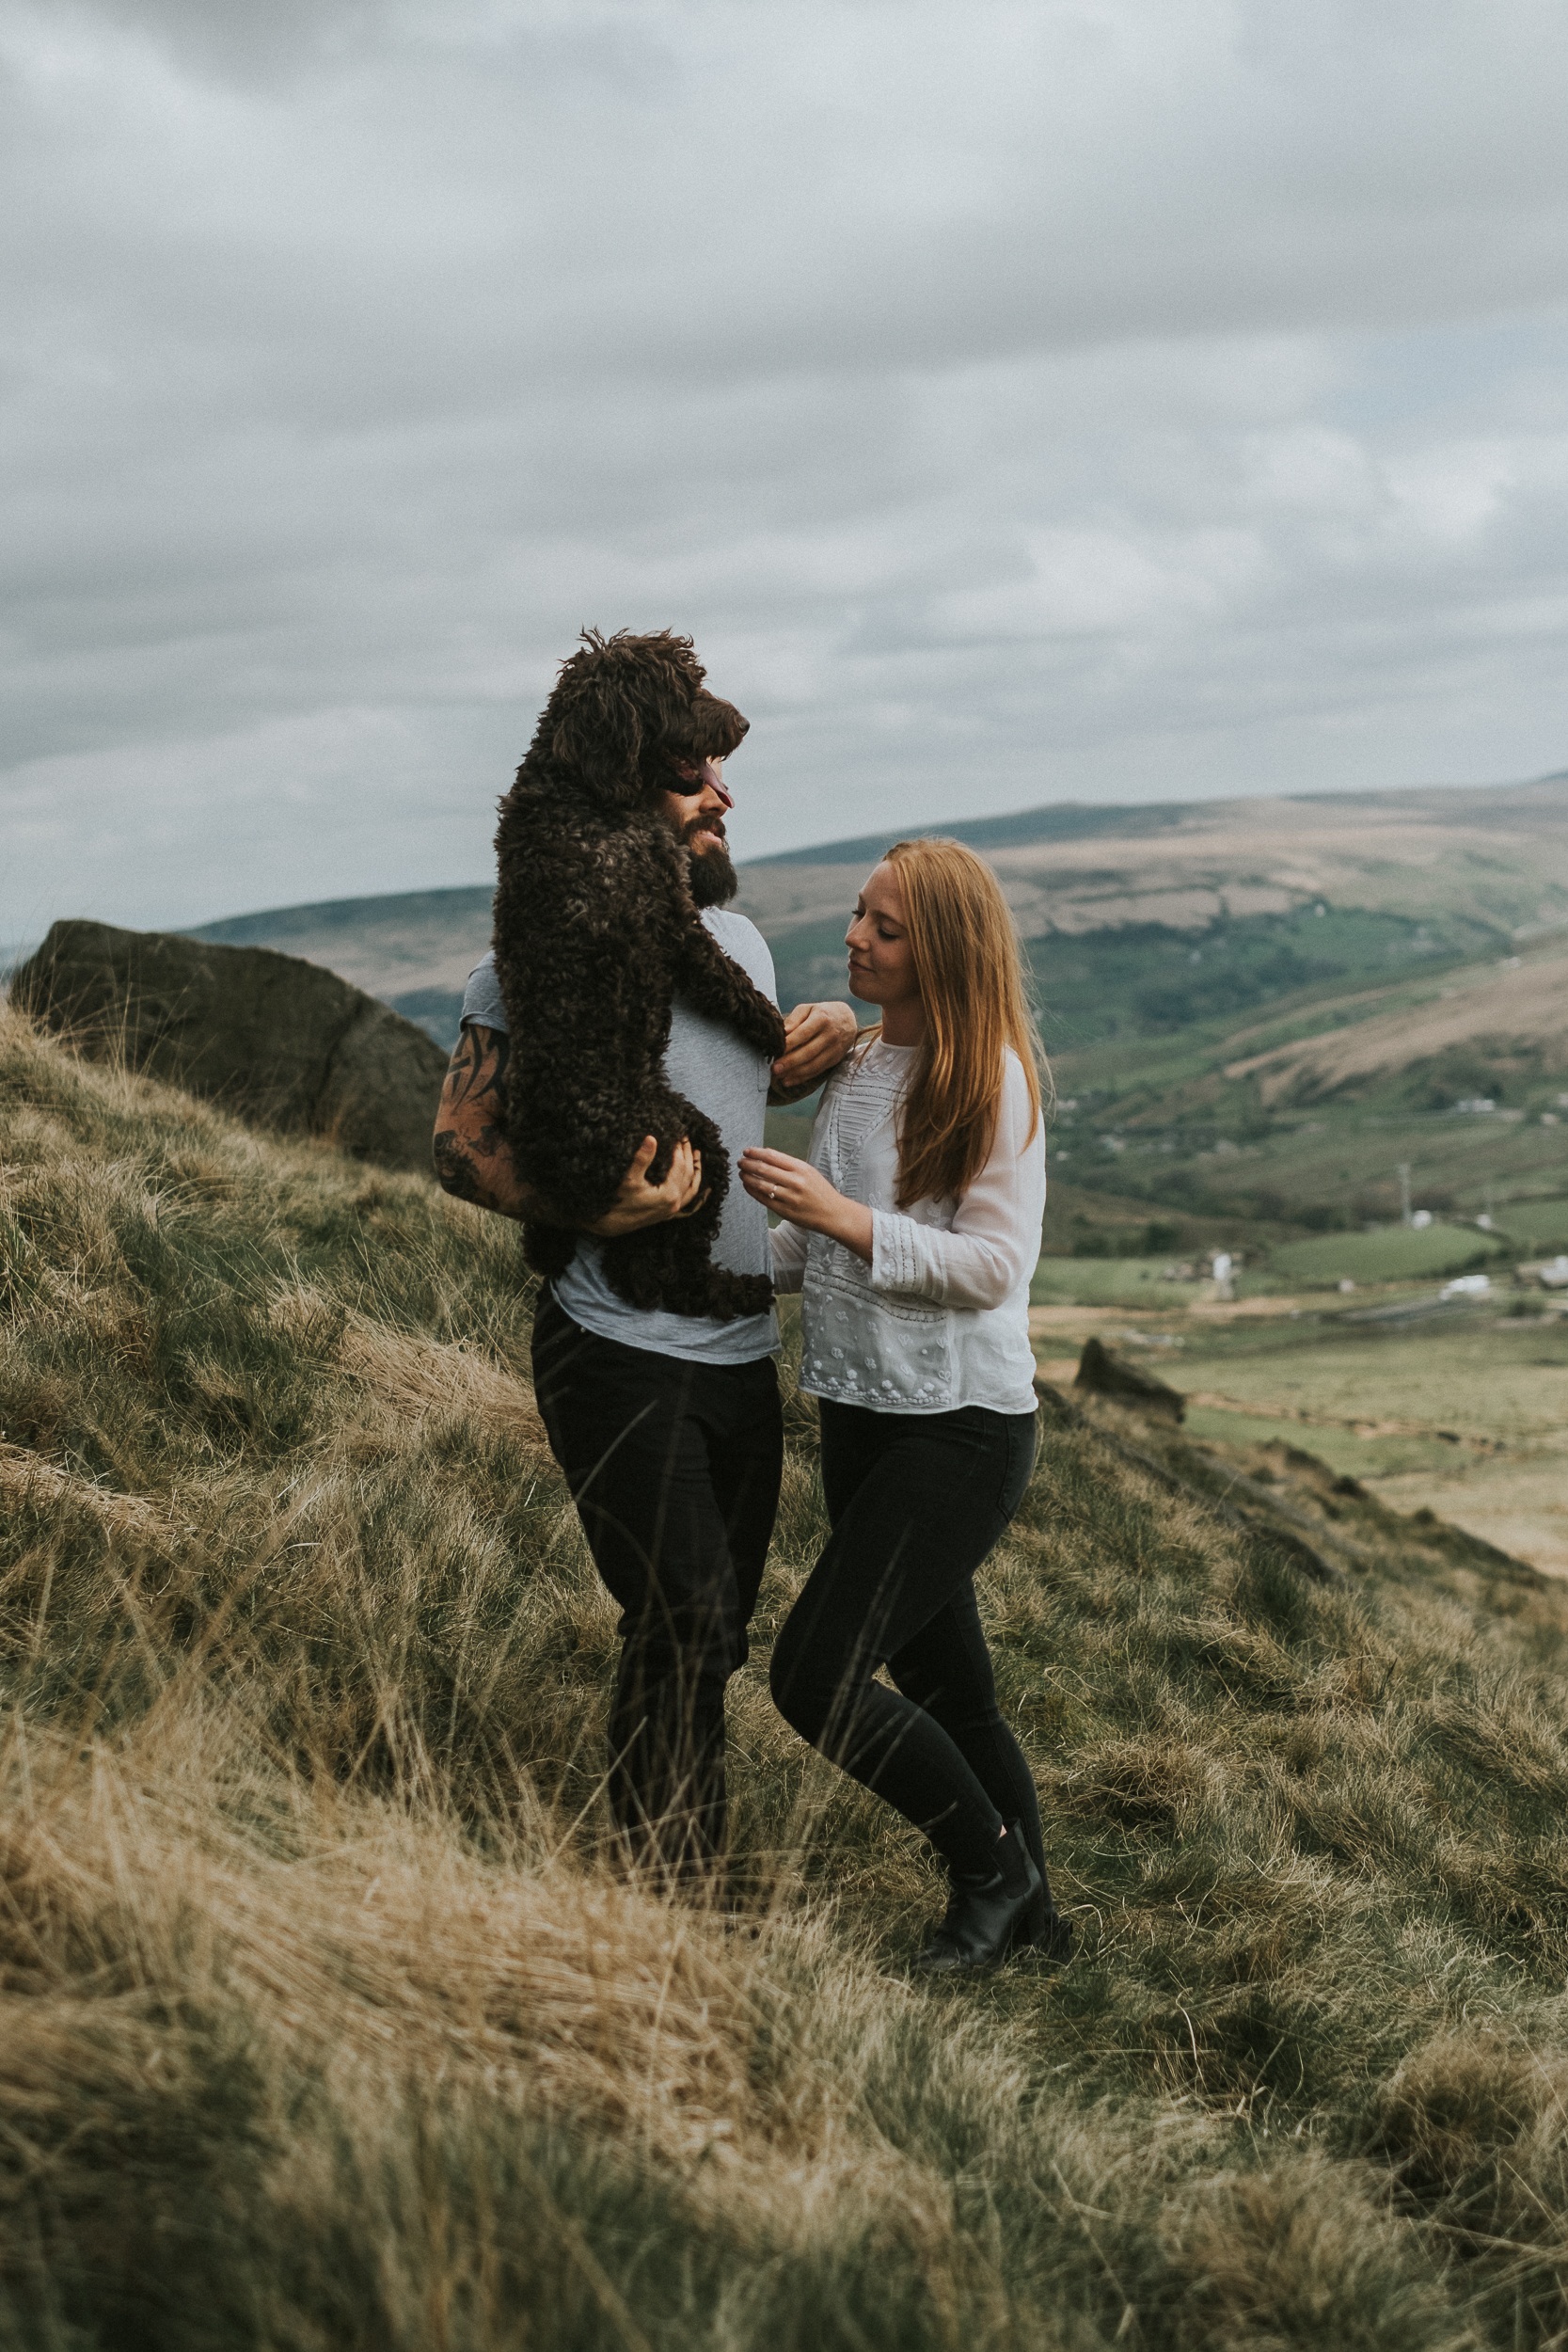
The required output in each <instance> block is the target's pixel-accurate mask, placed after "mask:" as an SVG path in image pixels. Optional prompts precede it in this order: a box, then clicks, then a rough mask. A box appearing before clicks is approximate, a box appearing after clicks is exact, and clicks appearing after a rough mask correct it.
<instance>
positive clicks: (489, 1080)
mask: <svg viewBox="0 0 1568 2352" xmlns="http://www.w3.org/2000/svg"><path fill="white" fill-rule="evenodd" d="M509 1051H510V1045H509V1041H508V1039H507V1035H506V1031H505V1030H504V1029H486V1028H483V1027H482V1026H481V1025H479V1024H478V1023H476V1024H475V1025H473V1026H472V1027H471V1028H467V1029H465V1030H464V1032H463V1034H462V1036H461V1037H460V1038H459V1039H458V1041H457V1046H456V1050H455V1052H454V1053H453V1055H452V1057H451V1061H450V1062H449V1063H448V1065H447V1081H446V1084H445V1086H444V1087H443V1088H442V1089H441V1104H440V1108H439V1109H438V1110H437V1111H436V1139H435V1147H434V1149H435V1160H436V1182H437V1183H438V1184H440V1186H441V1188H442V1190H443V1191H444V1192H450V1193H451V1196H452V1198H453V1199H454V1200H471V1201H472V1202H473V1204H474V1206H475V1208H477V1209H493V1210H494V1211H495V1213H496V1215H497V1216H515V1217H537V1218H538V1219H539V1221H540V1223H541V1224H545V1225H563V1224H565V1223H566V1219H565V1218H564V1217H558V1216H552V1215H551V1214H550V1212H549V1211H548V1210H547V1209H546V1206H545V1204H544V1202H543V1201H542V1200H540V1199H539V1198H538V1196H537V1194H535V1193H533V1192H531V1191H530V1189H529V1187H528V1186H527V1184H524V1183H523V1180H522V1178H521V1177H520V1176H519V1175H518V1173H517V1170H516V1168H515V1166H514V1165H513V1160H512V1150H511V1146H510V1145H509V1144H508V1143H507V1141H506V1138H505V1136H503V1135H502V1134H501V1132H500V1128H499V1124H498V1123H497V1122H498V1121H499V1118H500V1110H501V1104H502V1101H503V1099H504V1096H505V1090H506V1064H507V1057H508V1054H509ZM657 1150H658V1144H657V1139H656V1138H655V1137H654V1136H647V1137H646V1138H645V1139H644V1141H643V1143H642V1145H641V1149H640V1150H639V1152H637V1153H636V1155H635V1157H634V1158H633V1160H632V1164H631V1166H630V1167H629V1168H627V1170H626V1174H625V1175H624V1176H623V1177H622V1179H621V1189H620V1191H619V1192H618V1193H617V1194H616V1196H615V1200H614V1203H613V1205H612V1206H611V1207H610V1209H608V1210H607V1211H606V1212H605V1214H604V1216H601V1217H600V1219H599V1220H598V1223H597V1224H596V1225H585V1226H581V1227H578V1228H577V1229H576V1230H578V1231H579V1232H588V1233H598V1234H601V1235H603V1236H604V1237H605V1238H606V1239H607V1240H608V1239H612V1238H613V1236H614V1235H615V1234H617V1233H635V1232H637V1230H638V1228H639V1227H640V1226H642V1225H658V1224H661V1223H663V1221H664V1220H665V1219H666V1218H667V1217H672V1216H690V1215H691V1213H692V1211H693V1210H694V1209H697V1208H700V1207H701V1206H702V1203H703V1201H704V1200H705V1199H706V1198H707V1196H706V1194H705V1192H704V1190H703V1163H702V1156H701V1154H700V1153H699V1152H694V1151H693V1150H692V1148H691V1145H690V1143H689V1141H688V1139H687V1137H686V1136H682V1137H681V1139H680V1141H679V1143H677V1144H676V1146H675V1149H674V1152H673V1155H672V1157H671V1161H670V1172H669V1174H668V1175H667V1176H666V1177H665V1179H664V1182H663V1183H662V1184H649V1182H648V1169H649V1168H650V1167H651V1166H652V1164H653V1159H654V1155H655V1153H656V1152H657Z"/></svg>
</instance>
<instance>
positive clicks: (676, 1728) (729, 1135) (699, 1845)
mask: <svg viewBox="0 0 1568 2352" xmlns="http://www.w3.org/2000/svg"><path fill="white" fill-rule="evenodd" d="M668 772H669V778H670V782H669V787H668V788H667V789H665V790H664V791H663V792H662V794H661V801H662V806H663V810H664V814H665V815H666V817H667V818H668V820H669V822H670V824H671V825H672V826H673V828H674V830H675V832H676V833H677V834H678V835H679V837H680V838H681V840H682V841H683V842H684V843H685V845H686V847H687V850H688V853H689V857H690V861H691V890H692V896H693V898H695V900H696V902H697V905H698V907H699V908H700V909H701V910H702V911H703V921H704V922H705V925H706V926H707V928H708V930H710V931H711V932H712V933H713V934H714V936H715V937H716V938H717V940H718V941H719V943H720V945H721V946H722V947H723V949H724V950H725V952H726V953H727V954H728V955H729V956H731V957H732V958H733V959H734V961H736V963H738V964H740V965H741V967H742V968H743V969H744V970H745V972H746V973H747V974H748V976H749V977H750V978H751V980H752V983H753V985H754V986H755V987H756V988H758V989H759V990H761V991H763V992H764V993H766V994H767V995H768V996H769V997H772V995H773V989H774V979H773V960H772V958H771V956H770V955H769V954H768V947H767V945H766V943H765V941H764V940H763V938H762V936H761V934H760V932H758V931H757V930H756V929H755V928H754V926H753V925H752V924H751V923H750V922H748V921H747V919H746V917H745V916H744V915H740V914H734V913H729V912H726V911H725V910H726V906H727V902H728V900H729V899H731V898H733V897H734V896H735V893H736V888H737V887H738V884H737V882H736V872H735V868H734V866H733V865H732V864H731V862H730V857H729V850H728V838H727V835H726V833H725V828H724V818H725V813H726V811H727V810H728V809H729V808H731V807H732V806H733V805H734V803H733V801H732V799H731V796H730V793H729V791H728V789H727V788H726V786H725V783H724V779H723V775H722V763H721V761H718V760H713V759H709V760H705V761H702V762H701V763H696V762H692V763H687V764H683V765H680V766H678V767H673V768H672V769H671V770H670V771H668ZM505 1022H506V1015H505V1011H504V1009H503V1007H502V1004H501V1000H500V992H499V987H498V986H497V983H496V977H495V971H494V965H493V961H492V959H491V958H489V957H486V958H485V960H484V961H483V962H482V963H481V964H480V965H479V966H478V967H477V968H476V969H475V971H474V973H473V975H472V976H471V977H470V979H469V982H468V989H467V995H466V996H465V999H464V1006H463V1034H462V1036H461V1038H460V1040H459V1042H458V1045H457V1049H456V1051H455V1052H454V1054H453V1055H452V1057H451V1067H450V1069H449V1072H448V1075H447V1082H446V1086H445V1089H444V1090H443V1092H442V1097H441V1106H440V1109H439V1111H438V1113H437V1116H436V1141H435V1156H436V1174H437V1176H438V1178H439V1180H440V1182H441V1184H443V1185H444V1186H445V1188H446V1189H447V1191H449V1192H451V1193H453V1194H455V1195H456V1196H457V1197H458V1198H459V1199H462V1200H471V1201H475V1202H477V1203H478V1204H479V1205H480V1206H481V1207H483V1208H488V1209H494V1210H497V1211H499V1214H501V1215H502V1216H518V1217H520V1216H524V1215H532V1216H537V1215H538V1206H537V1203H536V1202H535V1201H531V1199H530V1197H529V1195H528V1193H527V1192H526V1189H525V1187H524V1186H523V1185H522V1184H521V1183H520V1181H519V1179H518V1177H517V1175H516V1171H515V1168H514V1167H513V1164H512V1160H511V1155H510V1152H509V1151H508V1149H507V1146H506V1144H505V1142H504V1141H503V1139H502V1136H501V1134H500V1129H499V1121H498V1116H497V1112H498V1104H499V1102H500V1100H501V1098H502V1093H503V1089H504V1086H505V1080H506V1064H507V1050H508V1049H507V1037H506V1029H505ZM855 1028H856V1024H855V1017H854V1014H853V1013H852V1012H851V1010H850V1009H849V1008H848V1006H847V1005H844V1004H813V1005H798V1006H797V1007H796V1009H795V1010H794V1011H793V1012H791V1013H790V1014H789V1016H788V1018H787V1019H786V1021H785V1023H784V1041H785V1043H784V1054H783V1055H782V1056H781V1057H780V1058H779V1059H778V1061H776V1062H775V1063H774V1064H773V1065H772V1068H771V1070H770V1071H769V1069H768V1065H767V1063H766V1062H765V1061H761V1060H760V1057H758V1055H757V1054H756V1053H755V1051H754V1050H753V1049H752V1047H751V1046H750V1045H748V1044H747V1043H745V1042H744V1041H742V1040H741V1039H740V1038H738V1037H736V1035H734V1034H733V1033H732V1032H731V1031H730V1030H728V1029H727V1028H725V1027H723V1026H722V1025H721V1024H719V1023H717V1022H714V1021H711V1020H708V1019H705V1017H704V1016H702V1015H701V1014H698V1013H697V1012H695V1011H693V1010H692V1009H690V1008H689V1006H686V1005H684V1004H683V1003H682V1002H681V1000H680V998H679V997H678V996H677V998H676V1000H675V1010H674V1018H673V1024H672V1027H671V1036H670V1044H669V1049H668V1051H667V1054H666V1057H665V1067H666V1070H667V1072H668V1074H669V1078H670V1083H671V1085H672V1086H673V1088H674V1089H676V1090H677V1091H678V1092H680V1093H682V1094H684V1095H686V1096H687V1097H688V1099H689V1101H691V1102H692V1103H694V1104H696V1105H697V1107H698V1108H699V1109H700V1110H702V1111H704V1112H705V1114H706V1115H707V1116H708V1117H709V1118H711V1119H712V1120H714V1121H715V1122H716V1123H717V1125H718V1127H719V1129H720V1132H721V1135H722V1136H723V1138H724V1145H725V1149H726V1151H727V1152H728V1153H729V1156H730V1159H731V1163H732V1182H731V1185H730V1189H729V1193H728V1196H727V1198H726V1200H725V1203H724V1214H723V1221H722V1223H721V1227H720V1231H719V1236H718V1240H717V1243H716V1245H715V1248H714V1257H715V1261H716V1262H717V1263H719V1264H721V1265H724V1266H728V1267H730V1268H731V1269H732V1270H734V1271H735V1272H736V1273H743V1274H759V1273H766V1272H767V1271H768V1265H769V1257H768V1220H767V1216H766V1214H765V1213H764V1211H763V1210H762V1209H761V1208H760V1207H759V1206H758V1205H757V1203H756V1202H754V1201H753V1200H751V1199H750V1198H749V1196H748V1195H747V1193H746V1192H745V1190H744V1189H743V1187H742V1186H741V1184H740V1183H739V1181H738V1177H737V1176H736V1174H735V1168H734V1164H735V1163H736V1162H737V1161H738V1159H739V1156H740V1154H741V1152H744V1151H746V1150H747V1149H748V1148H749V1147H752V1146H754V1145H757V1144H760V1143H761V1142H762V1139H763V1119H764V1111H765V1107H766V1105H767V1104H768V1103H787V1102H794V1101H796V1100H798V1099H799V1098H800V1096H801V1095H803V1094H807V1093H809V1092H810V1091H811V1089H813V1088H814V1087H815V1086H816V1085H818V1084H819V1083H820V1081H821V1080H822V1078H823V1077H824V1076H825V1075H826V1074H827V1073H828V1072H829V1071H830V1070H832V1069H833V1068H835V1067H836V1065H837V1064H838V1063H839V1062H840V1061H842V1059H843V1058H844V1056H845V1055H846V1054H847V1052H848V1050H849V1047H850V1046H851V1045H852V1044H853V1042H854V1038H855ZM655 1149H656V1146H655V1139H654V1137H653V1136H648V1138H647V1139H646V1141H645V1142H644V1144H643V1145H642V1147H641V1150H640V1151H639V1152H637V1154H636V1156H635V1157H634V1158H633V1160H632V1162H631V1165H630V1167H629V1168H627V1169H626V1175H625V1177H624V1178H623V1180H622V1183H621V1187H620V1192H619V1194H618V1196H617V1199H616V1200H615V1203H614V1206H613V1207H612V1208H611V1209H610V1212H609V1214H608V1215H607V1216H603V1217H601V1218H600V1219H599V1220H598V1221H597V1222H596V1223H595V1224H594V1225H592V1226H590V1227H587V1228H585V1229H582V1232H581V1238H580V1239H579V1241H578V1248H577V1249H576V1252H575V1253H574V1256H573V1258H572V1262H571V1263H570V1265H569V1266H568V1267H567V1269H566V1272H565V1273H564V1275H562V1277H561V1278H560V1279H559V1280H558V1282H557V1283H556V1284H555V1285H554V1287H553V1289H549V1290H546V1292H545V1294H544V1295H543V1296H542V1297H541V1299H540V1302H539V1307H538V1310H537V1312H536V1315H535V1320H534V1336H533V1374H534V1390H535V1394H536V1397H537V1400H538V1405H539V1410H540V1413H541V1415H542V1417H543V1419H544V1422H545V1427H546V1432H547V1434H548V1437H549V1441H550V1446H551V1450H552V1451H553V1453H554V1454H555V1456H556V1459H557V1460H558V1461H559V1462H560V1464H561V1467H562V1470H563V1471H564V1472H565V1475H566V1480H567V1484H568V1486H570V1488H571V1491H572V1495H573V1499H574V1501H575V1502H576V1503H577V1506H578V1516H579V1518H580V1519H581V1522H582V1527H583V1532H584V1534H586V1536H587V1538H588V1543H589V1548H590V1549H591V1550H592V1552H593V1555H594V1565H595V1566H596V1567H597V1569H598V1571H599V1574H600V1576H601V1577H602V1578H603V1579H604V1581H605V1583H606V1584H607V1586H608V1587H609V1589H610V1592H611V1593H612V1594H613V1596H614V1597H615V1599H616V1600H617V1601H618V1602H619V1604H620V1607H621V1620H620V1632H621V1636H622V1643H623V1647H622V1654H621V1662H620V1668H619V1671H618V1673H617V1677H616V1683H615V1693H614V1698H613V1701H612V1704H611V1708H610V1805H611V1810H612V1812H613V1814H614V1817H615V1820H616V1821H617V1822H618V1823H619V1825H620V1827H621V1830H622V1832H623V1834H624V1836H625V1837H626V1841H627V1845H628V1847H629V1850H630V1851H631V1852H632V1854H633V1855H634V1856H635V1857H636V1858H637V1859H638V1860H639V1861H641V1863H642V1864H644V1865H645V1866H646V1867H649V1868H651V1869H652V1870H653V1871H654V1872H655V1873H656V1875H657V1876H658V1877H659V1878H660V1879H662V1880H663V1881H664V1882H665V1883H695V1884H707V1883H710V1882H711V1877H712V1871H713V1866H714V1864H715V1863H716V1862H717V1861H719V1860H720V1859H721V1856H722V1854H723V1851H724V1846H725V1830H726V1814H725V1794H724V1687H725V1684H726V1682H727V1681H728V1679H729V1677H730V1676H731V1675H732V1674H733V1673H734V1672H735V1671H736V1668H737V1667H738V1666H740V1665H741V1664H743V1663H744V1661H745V1659H746V1655H747V1644H746V1629H747V1626H748V1624H749V1623H750V1620H751V1616H752V1609H753V1608H754V1606H755V1603H756V1597H757V1589H758V1586H759V1585H760V1583H761V1581H762V1571H763V1565H764V1563H765V1561H766V1559H767V1554H768V1539H769V1537H770V1535H771V1533H772V1526H773V1517H774V1512H775V1510H776V1508H777V1504H778V1493H779V1477H780V1471H781V1469H782V1466H783V1454H784V1439H783V1429H782V1424H781V1416H780V1407H779V1393H778V1380H777V1375H776V1374H775V1372H774V1368H773V1362H772V1358H773V1355H774V1352H775V1350H776V1348H777V1346H778V1327H777V1323H776V1320H775V1317H774V1315H773V1313H772V1311H768V1313H767V1314H762V1315H753V1316H744V1317H737V1318H736V1319H734V1320H732V1321H730V1322H727V1323H721V1322H718V1321H709V1320H707V1319H705V1318H703V1317H700V1316H691V1315H676V1314H672V1313H668V1312H665V1311H661V1310H657V1309H656V1310H653V1311H643V1310H639V1309H636V1308H634V1307H631V1306H629V1305H628V1304H627V1303H626V1301H625V1300H624V1299H623V1298H621V1297H620V1295H618V1294H617V1293H616V1292H615V1291H614V1290H612V1289H611V1287H610V1284H609V1282H608V1281H607V1280H606V1279H605V1276H604V1272H603V1268H602V1265H601V1263H600V1259H599V1252H598V1248H597V1246H596V1245H597V1242H598V1241H599V1240H602V1239H608V1238H612V1237H613V1236H614V1235H615V1234H617V1233H626V1232H634V1231H636V1230H637V1229H638V1228H639V1227H640V1226H643V1225H648V1224H653V1223H657V1222H659V1221H662V1220H663V1219H665V1218H669V1217H673V1216H681V1215H682V1214H683V1213H685V1212H687V1211H689V1209H690V1208H692V1207H693V1206H694V1205H695V1204H696V1203H697V1202H698V1201H699V1200H701V1199H702V1197H703V1170H702V1166H701V1161H700V1158H699V1155H698V1154H697V1153H696V1152H693V1150H692V1148H691V1146H690V1144H689V1142H686V1141H682V1142H681V1143H680V1144H679V1145H678V1146H677V1147H676V1150H675V1152H674V1155H673V1160H672V1164H671V1167H670V1169H669V1172H668V1174H667V1175H666V1177H665V1178H664V1181H663V1183H662V1184H650V1183H649V1182H648V1179H647V1170H648V1168H649V1166H650V1164H651V1162H652V1160H653V1158H654V1155H655Z"/></svg>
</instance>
